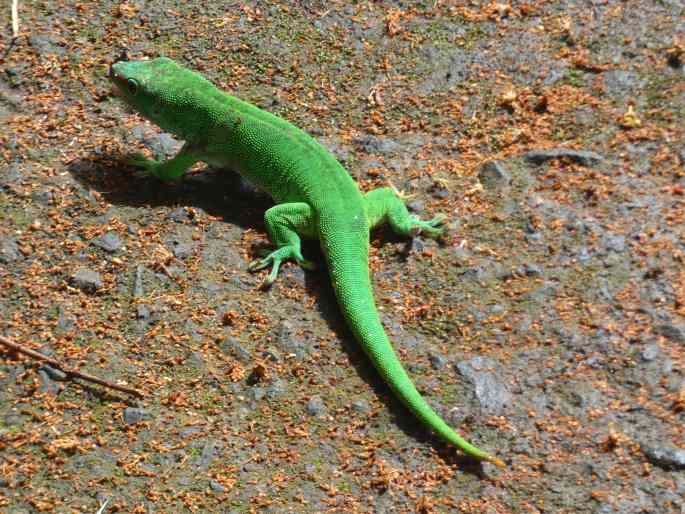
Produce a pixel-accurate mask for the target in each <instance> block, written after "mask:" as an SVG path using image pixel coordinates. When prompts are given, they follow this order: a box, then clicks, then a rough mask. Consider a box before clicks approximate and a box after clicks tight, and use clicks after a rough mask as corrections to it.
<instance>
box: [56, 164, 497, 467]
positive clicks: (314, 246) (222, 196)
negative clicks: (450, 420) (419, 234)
mask: <svg viewBox="0 0 685 514" xmlns="http://www.w3.org/2000/svg"><path fill="white" fill-rule="evenodd" d="M130 170H131V168H130V166H128V165H126V164H125V163H124V156H98V157H96V158H94V159H92V160H86V159H84V160H80V161H74V162H73V163H72V164H71V165H70V166H69V172H70V173H71V175H72V176H73V177H74V179H75V180H76V181H77V182H78V183H79V184H80V185H81V186H82V187H83V188H84V189H86V190H94V191H96V192H97V193H98V194H99V195H100V196H101V197H102V198H103V199H104V200H106V201H107V202H108V203H110V204H113V205H117V206H128V207H135V208H154V207H193V208H197V209H202V210H203V211H204V212H206V213H207V214H209V215H210V216H213V217H217V218H219V219H220V220H221V221H222V222H226V223H228V224H233V225H236V226H239V227H241V228H244V229H246V228H253V229H257V230H260V231H262V232H264V231H265V226H264V211H265V210H267V209H268V208H269V207H271V206H272V205H273V201H272V200H271V198H270V197H268V195H266V194H264V193H262V192H260V191H258V190H256V189H255V188H254V187H252V186H251V185H249V184H248V183H246V182H245V181H244V179H242V178H241V177H240V175H238V174H237V173H234V172H231V171H226V170H216V169H212V168H208V169H207V170H203V171H201V172H199V173H192V174H189V175H186V176H185V177H184V178H183V179H181V180H179V181H176V182H172V183H161V182H160V181H159V180H157V179H154V178H141V177H138V176H137V175H135V174H134V173H132V172H131V171H130ZM372 238H373V239H376V238H378V239H380V240H381V242H382V244H395V245H397V246H398V247H399V248H402V249H401V250H399V251H398V254H397V255H398V259H400V260H406V258H407V254H408V252H409V249H410V247H411V240H407V239H405V238H402V237H400V236H397V235H396V234H394V233H393V232H392V231H391V230H390V229H389V228H388V227H382V228H380V229H378V230H375V231H374V233H373V234H372ZM302 246H303V253H304V255H305V256H306V257H307V258H309V259H311V260H313V261H315V262H316V263H317V265H318V266H317V269H316V270H313V271H307V272H306V273H305V274H304V277H305V278H304V287H305V289H306V291H307V294H308V295H309V296H310V297H312V298H314V299H315V303H316V307H317V309H318V311H319V312H320V313H321V316H322V319H323V320H324V322H325V323H326V324H327V326H328V327H329V329H330V330H331V331H333V332H334V333H335V334H338V336H339V340H340V343H341V346H342V349H343V351H344V352H345V353H346V354H347V356H348V360H349V362H350V364H351V365H352V366H353V367H354V369H355V372H356V373H357V374H358V375H359V376H360V377H361V378H362V380H364V382H365V383H366V384H367V385H369V386H370V387H371V388H372V389H373V390H374V393H375V394H376V395H377V396H378V398H380V399H381V401H382V402H383V404H384V405H385V406H386V407H387V409H388V411H389V412H390V413H392V415H393V422H394V423H395V424H396V425H397V426H398V427H399V428H400V429H401V430H402V431H403V432H405V434H407V435H408V436H410V437H411V438H412V439H416V440H418V441H420V442H421V443H422V444H424V445H427V446H432V447H434V448H435V449H436V450H437V451H438V453H439V455H440V456H441V458H442V459H443V460H444V461H445V463H446V464H449V465H458V466H459V467H460V468H461V469H462V470H463V471H466V472H468V473H472V474H475V475H477V476H481V475H482V473H483V471H482V466H481V464H480V463H479V462H477V461H475V460H474V459H472V458H469V457H467V456H463V455H461V454H460V453H458V452H457V451H456V450H454V449H453V448H452V447H451V446H449V445H448V444H446V443H444V442H443V441H442V440H441V439H439V438H438V437H437V436H435V435H433V434H431V433H430V431H429V430H428V429H427V428H426V427H424V426H423V425H422V424H421V423H420V422H419V421H418V420H417V419H416V418H415V417H414V415H413V414H412V413H411V412H410V411H409V410H408V409H407V408H406V407H405V406H404V405H403V404H402V402H401V401H399V400H398V399H397V398H396V397H395V396H394V394H393V393H392V391H391V390H390V388H389V387H388V386H387V385H386V384H385V382H384V381H383V380H382V379H381V377H380V375H379V374H378V373H377V371H376V370H375V368H374V367H373V366H372V364H371V363H370V361H369V360H368V359H367V358H366V355H365V354H364V352H363V350H362V349H361V346H360V345H359V344H358V343H357V341H356V340H355V338H354V336H353V334H352V332H351V331H350V330H349V328H348V327H347V324H346V323H345V320H344V318H343V317H342V314H341V312H340V309H339V307H338V303H337V300H336V298H335V294H334V292H333V288H332V286H331V284H330V279H329V277H328V273H327V270H326V263H325V260H324V257H323V254H322V253H321V250H320V248H319V244H318V242H317V241H307V240H304V241H303V245H302ZM269 248H271V247H269ZM259 250H260V247H258V246H256V247H254V248H252V251H253V254H254V255H253V256H254V257H255V258H256V257H257V252H258V251H259ZM277 283H278V281H277ZM390 339H391V342H392V336H390ZM404 364H405V365H406V364H407V363H404ZM370 422H371V421H370Z"/></svg>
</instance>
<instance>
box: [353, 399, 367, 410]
mask: <svg viewBox="0 0 685 514" xmlns="http://www.w3.org/2000/svg"><path fill="white" fill-rule="evenodd" d="M351 405H352V410H353V411H355V412H359V413H362V414H364V413H367V412H369V411H370V410H371V409H370V407H369V404H368V403H367V402H366V401H365V400H362V399H358V400H354V401H353V402H352V404H351Z"/></svg>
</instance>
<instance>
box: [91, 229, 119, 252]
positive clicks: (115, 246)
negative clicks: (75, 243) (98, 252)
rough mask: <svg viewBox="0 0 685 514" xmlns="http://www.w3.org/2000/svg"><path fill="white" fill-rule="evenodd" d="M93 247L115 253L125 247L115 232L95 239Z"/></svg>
mask: <svg viewBox="0 0 685 514" xmlns="http://www.w3.org/2000/svg"><path fill="white" fill-rule="evenodd" d="M92 243H93V245H95V246H97V247H98V248H102V249H103V250H104V251H106V252H109V253H114V252H116V251H117V250H119V249H121V247H122V246H123V245H124V243H123V242H122V240H121V238H120V237H119V235H118V234H117V233H116V232H114V231H109V232H107V233H106V234H103V235H102V236H100V237H98V238H96V239H93V241H92Z"/></svg>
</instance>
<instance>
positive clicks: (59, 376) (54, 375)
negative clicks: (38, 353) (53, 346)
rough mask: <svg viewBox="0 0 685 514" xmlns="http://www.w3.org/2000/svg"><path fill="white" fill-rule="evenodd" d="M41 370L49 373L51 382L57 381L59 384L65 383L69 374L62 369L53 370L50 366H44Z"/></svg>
mask: <svg viewBox="0 0 685 514" xmlns="http://www.w3.org/2000/svg"><path fill="white" fill-rule="evenodd" d="M40 369H41V370H42V371H45V373H47V375H48V377H50V379H51V380H56V381H58V382H63V381H65V380H66V379H67V374H66V373H65V372H64V371H62V370H61V369H57V368H53V367H52V366H50V365H49V364H43V365H42V366H41V367H40Z"/></svg>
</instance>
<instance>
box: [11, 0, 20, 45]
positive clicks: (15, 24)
mask: <svg viewBox="0 0 685 514" xmlns="http://www.w3.org/2000/svg"><path fill="white" fill-rule="evenodd" d="M18 37H19V0H12V38H13V39H17V38H18Z"/></svg>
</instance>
